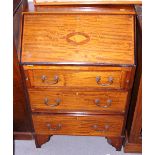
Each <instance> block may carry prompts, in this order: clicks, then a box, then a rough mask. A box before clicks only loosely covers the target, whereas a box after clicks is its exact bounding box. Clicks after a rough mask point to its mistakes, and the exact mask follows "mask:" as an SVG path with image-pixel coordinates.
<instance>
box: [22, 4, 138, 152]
mask: <svg viewBox="0 0 155 155" xmlns="http://www.w3.org/2000/svg"><path fill="white" fill-rule="evenodd" d="M134 42H135V11H134V8H133V6H132V5H63V6H62V5H60V6H36V7H34V6H33V4H29V6H28V10H27V11H25V12H23V24H22V36H21V45H22V46H21V55H20V58H21V60H20V63H21V65H22V71H23V78H24V81H25V87H26V89H27V100H28V101H29V104H28V106H29V110H30V113H31V116H32V124H33V127H34V133H35V141H36V146H37V147H41V145H42V144H44V143H45V142H46V141H48V140H49V138H50V136H52V135H85V136H103V137H106V138H107V139H108V142H109V143H110V144H111V145H113V146H114V147H115V148H116V149H117V150H120V149H121V147H122V140H123V138H124V135H125V133H124V128H125V124H126V117H127V112H128V106H129V101H130V94H131V89H132V84H133V79H134V73H135V67H136V62H135V54H134V53H135V52H134V51H135V43H134Z"/></svg>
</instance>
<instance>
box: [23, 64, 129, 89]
mask: <svg viewBox="0 0 155 155" xmlns="http://www.w3.org/2000/svg"><path fill="white" fill-rule="evenodd" d="M24 69H25V71H26V72H27V74H28V75H27V76H28V81H29V84H30V87H46V88H48V87H49V88H50V87H51V88H58V87H61V88H75V87H76V88H84V87H85V88H86V87H88V88H91V87H92V88H113V89H124V88H128V87H129V84H130V78H131V74H130V73H131V70H132V67H124V68H123V67H84V66H80V67H74V66H51V67H49V66H40V67H39V66H24ZM43 75H45V76H46V80H45V81H42V76H43ZM55 76H58V77H59V80H58V82H57V83H56V84H53V82H54V77H55ZM97 77H100V78H101V80H100V82H99V83H97V82H96V78H97ZM109 77H112V78H113V82H112V83H110V82H109ZM101 84H108V85H105V86H101Z"/></svg>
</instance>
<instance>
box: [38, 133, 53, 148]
mask: <svg viewBox="0 0 155 155" xmlns="http://www.w3.org/2000/svg"><path fill="white" fill-rule="evenodd" d="M51 136H52V135H35V144H36V148H41V145H42V144H44V143H46V142H48V141H49V140H50V137H51Z"/></svg>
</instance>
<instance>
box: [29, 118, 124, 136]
mask: <svg viewBox="0 0 155 155" xmlns="http://www.w3.org/2000/svg"><path fill="white" fill-rule="evenodd" d="M32 117H33V124H34V129H35V133H36V134H51V135H55V134H56V135H89V136H91V135H93V136H120V135H121V133H122V127H123V121H124V117H123V116H118V115H116V116H115V115H113V116H111V115H109V116H108V115H99V116H67V115H33V116H32Z"/></svg>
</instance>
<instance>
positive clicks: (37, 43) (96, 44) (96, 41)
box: [21, 13, 134, 64]
mask: <svg viewBox="0 0 155 155" xmlns="http://www.w3.org/2000/svg"><path fill="white" fill-rule="evenodd" d="M21 61H22V63H24V64H28V63H32V64H35V63H37V64H38V63H40V64H41V63H44V64H45V63H48V64H60V63H61V64H94V63H95V64H134V15H106V14H78V13H76V14H54V13H53V14H43V13H40V14H24V25H23V38H22V57H21Z"/></svg>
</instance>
